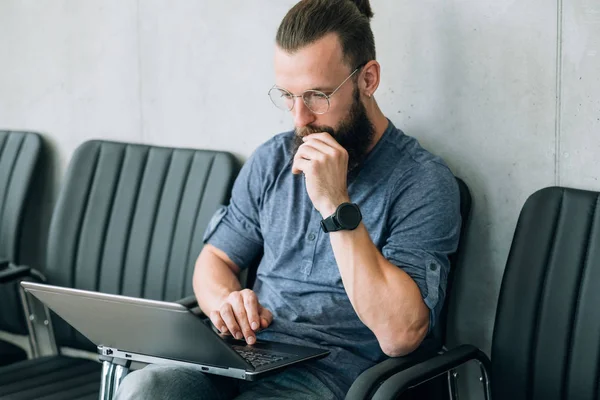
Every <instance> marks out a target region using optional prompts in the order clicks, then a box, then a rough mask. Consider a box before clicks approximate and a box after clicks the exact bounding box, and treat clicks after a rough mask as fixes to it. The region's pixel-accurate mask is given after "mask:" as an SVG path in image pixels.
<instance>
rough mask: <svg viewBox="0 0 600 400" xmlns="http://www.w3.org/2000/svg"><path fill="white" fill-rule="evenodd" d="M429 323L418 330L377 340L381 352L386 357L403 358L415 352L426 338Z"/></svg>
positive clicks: (398, 333)
mask: <svg viewBox="0 0 600 400" xmlns="http://www.w3.org/2000/svg"><path fill="white" fill-rule="evenodd" d="M428 327H429V323H427V324H426V325H425V326H424V327H422V328H420V329H414V330H407V331H404V332H397V333H396V334H395V335H393V336H390V337H387V338H385V339H383V340H379V346H380V347H381V350H382V351H383V352H384V353H385V355H387V356H388V357H403V356H406V355H408V354H410V353H412V352H413V351H415V350H416V349H417V348H419V346H420V345H421V343H422V342H423V339H425V336H427V331H428Z"/></svg>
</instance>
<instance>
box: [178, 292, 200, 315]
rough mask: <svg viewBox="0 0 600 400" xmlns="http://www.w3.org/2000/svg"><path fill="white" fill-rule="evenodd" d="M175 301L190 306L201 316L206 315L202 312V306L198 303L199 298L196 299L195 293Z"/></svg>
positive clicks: (193, 312)
mask: <svg viewBox="0 0 600 400" xmlns="http://www.w3.org/2000/svg"><path fill="white" fill-rule="evenodd" d="M175 303H179V304H181V305H182V306H184V307H186V308H188V309H189V310H190V311H191V312H192V314H194V315H197V316H199V317H204V316H205V315H204V314H203V313H202V310H201V309H200V306H199V305H198V300H197V299H196V296H194V295H191V296H188V297H184V298H183V299H179V300H177V301H176V302H175Z"/></svg>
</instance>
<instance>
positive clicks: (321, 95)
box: [312, 93, 327, 99]
mask: <svg viewBox="0 0 600 400" xmlns="http://www.w3.org/2000/svg"><path fill="white" fill-rule="evenodd" d="M312 96H313V97H314V98H315V99H326V98H327V95H326V94H325V93H313V94H312Z"/></svg>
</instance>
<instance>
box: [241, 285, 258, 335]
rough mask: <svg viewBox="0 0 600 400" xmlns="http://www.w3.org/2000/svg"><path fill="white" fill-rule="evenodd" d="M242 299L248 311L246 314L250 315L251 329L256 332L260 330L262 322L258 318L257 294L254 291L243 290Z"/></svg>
mask: <svg viewBox="0 0 600 400" xmlns="http://www.w3.org/2000/svg"><path fill="white" fill-rule="evenodd" d="M242 297H243V298H244V307H245V309H246V314H247V315H248V323H249V324H250V329H252V330H253V331H256V330H257V329H258V328H260V320H259V317H258V308H259V305H258V299H257V298H256V294H255V293H254V292H253V291H252V290H248V289H246V290H242Z"/></svg>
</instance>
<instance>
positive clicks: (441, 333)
mask: <svg viewBox="0 0 600 400" xmlns="http://www.w3.org/2000/svg"><path fill="white" fill-rule="evenodd" d="M456 182H457V183H458V190H459V192H460V216H461V227H460V238H459V241H458V247H457V249H456V252H454V253H453V254H451V255H450V257H449V258H450V272H449V273H448V278H447V283H446V297H445V298H444V305H443V306H442V310H441V312H440V316H439V319H438V322H437V324H436V325H435V326H434V328H433V334H432V337H433V339H434V343H435V345H436V346H442V345H444V344H446V326H447V321H448V304H449V303H450V293H452V287H453V285H454V277H455V276H456V270H457V269H458V266H459V265H460V263H459V261H460V256H461V254H462V250H463V249H464V247H465V236H466V233H467V226H468V222H469V217H470V216H471V204H472V200H471V192H470V191H469V187H468V186H467V184H466V183H465V182H464V181H463V180H462V179H460V178H456Z"/></svg>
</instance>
